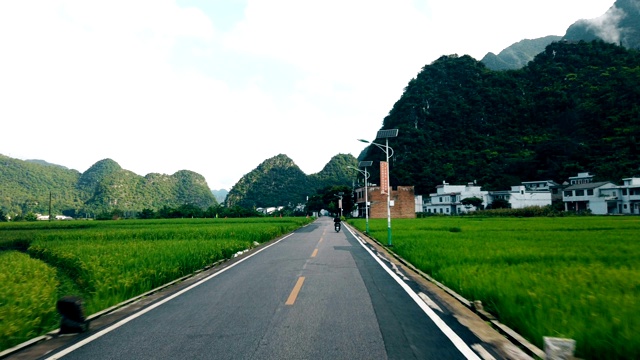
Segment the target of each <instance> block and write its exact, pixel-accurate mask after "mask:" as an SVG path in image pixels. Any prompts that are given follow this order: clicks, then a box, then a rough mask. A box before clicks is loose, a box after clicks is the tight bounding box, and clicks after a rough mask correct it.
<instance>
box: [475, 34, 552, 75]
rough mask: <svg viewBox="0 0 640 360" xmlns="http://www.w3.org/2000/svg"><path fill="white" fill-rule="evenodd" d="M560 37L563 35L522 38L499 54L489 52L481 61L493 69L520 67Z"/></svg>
mask: <svg viewBox="0 0 640 360" xmlns="http://www.w3.org/2000/svg"><path fill="white" fill-rule="evenodd" d="M560 39H562V37H561V36H555V35H549V36H545V37H542V38H538V39H531V40H530V39H525V40H521V41H518V42H517V43H515V44H512V45H511V46H509V47H508V48H506V49H504V50H502V51H501V52H500V53H499V54H498V55H496V54H494V53H492V52H490V53H488V54H487V55H485V56H484V58H482V60H481V62H482V63H483V64H484V65H485V66H486V67H488V68H489V69H491V70H514V69H520V68H522V67H524V66H525V65H527V64H528V63H529V61H531V60H533V58H534V57H535V56H536V55H538V54H539V53H541V52H542V51H543V50H544V48H545V47H547V45H549V44H551V43H552V42H554V41H559V40H560Z"/></svg>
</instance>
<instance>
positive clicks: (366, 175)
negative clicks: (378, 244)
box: [347, 161, 373, 234]
mask: <svg viewBox="0 0 640 360" xmlns="http://www.w3.org/2000/svg"><path fill="white" fill-rule="evenodd" d="M371 164H373V161H360V163H359V164H358V167H363V168H364V171H363V170H360V169H358V168H356V167H353V166H347V168H349V169H353V170H355V171H357V172H359V173H360V174H362V175H364V214H365V215H364V216H365V219H366V220H365V221H366V224H367V225H366V226H367V227H366V230H365V233H367V234H368V233H369V197H368V196H369V190H368V188H367V185H368V183H369V172H368V171H367V166H371Z"/></svg>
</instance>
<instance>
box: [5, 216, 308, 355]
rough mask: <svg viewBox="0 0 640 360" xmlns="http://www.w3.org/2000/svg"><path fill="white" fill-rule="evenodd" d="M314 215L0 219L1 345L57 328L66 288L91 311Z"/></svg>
mask: <svg viewBox="0 0 640 360" xmlns="http://www.w3.org/2000/svg"><path fill="white" fill-rule="evenodd" d="M311 220H312V219H306V218H257V219H172V220H136V221H134V220H132V221H108V222H100V221H77V222H76V221H73V222H51V223H49V222H44V223H39V222H38V223H9V224H6V223H4V224H3V223H0V284H2V290H3V291H1V292H0V339H2V340H1V342H0V350H2V349H6V348H9V347H11V346H14V345H16V344H19V343H21V342H24V341H26V340H28V339H30V338H33V337H35V336H37V335H41V334H43V333H46V332H47V331H49V330H51V329H54V328H56V327H57V326H58V322H59V317H58V315H57V313H56V311H55V304H56V301H57V300H58V299H59V298H60V297H62V296H64V295H77V296H80V297H82V298H83V299H84V302H85V303H84V308H85V315H87V316H88V315H90V314H93V313H96V312H98V311H100V310H102V309H105V308H108V307H110V306H112V305H115V304H118V303H120V302H122V301H124V300H127V299H129V298H132V297H134V296H137V295H139V294H142V293H144V292H147V291H149V290H152V289H154V288H156V287H158V286H161V285H163V284H166V283H168V282H170V281H172V280H175V279H177V278H180V277H182V276H184V275H187V274H191V273H193V272H194V271H196V270H199V269H202V268H204V267H206V266H208V265H210V264H212V263H214V262H216V261H218V260H222V259H228V258H231V257H232V256H233V254H235V253H236V252H238V251H242V250H245V249H249V248H252V247H254V246H255V244H256V243H258V244H260V243H263V242H266V241H269V240H272V239H274V238H276V237H278V236H281V235H283V234H286V233H288V232H290V231H293V230H295V229H297V228H299V227H301V226H303V225H305V224H307V223H308V222H310V221H311Z"/></svg>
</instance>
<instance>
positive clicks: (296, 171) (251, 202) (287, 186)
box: [226, 154, 358, 208]
mask: <svg viewBox="0 0 640 360" xmlns="http://www.w3.org/2000/svg"><path fill="white" fill-rule="evenodd" d="M357 165H358V161H357V160H356V158H355V157H353V156H352V155H349V154H338V155H336V156H334V157H333V158H331V160H330V161H329V163H327V165H325V167H324V168H323V169H322V170H321V171H320V172H319V173H317V174H312V175H306V174H305V173H304V172H302V170H300V168H299V167H298V166H297V165H296V164H295V163H294V162H293V160H291V159H290V158H289V157H288V156H286V155H284V154H280V155H277V156H274V157H272V158H269V159H267V160H265V161H264V162H262V163H261V164H260V165H258V167H257V168H255V169H254V170H253V171H251V172H250V173H248V174H246V175H244V176H243V177H242V178H241V179H240V181H238V182H237V183H236V184H235V185H234V186H233V188H231V191H229V194H228V195H227V200H226V205H227V206H228V207H232V206H241V207H244V208H257V207H270V206H296V205H298V204H304V203H306V199H307V197H308V196H312V195H315V194H316V192H317V191H318V190H320V189H322V188H325V187H330V186H339V185H348V186H351V185H352V181H353V180H354V178H355V174H354V173H353V171H352V170H349V169H348V168H347V167H348V166H354V167H355V166H357Z"/></svg>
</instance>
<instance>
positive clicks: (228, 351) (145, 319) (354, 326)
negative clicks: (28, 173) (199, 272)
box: [45, 218, 497, 359]
mask: <svg viewBox="0 0 640 360" xmlns="http://www.w3.org/2000/svg"><path fill="white" fill-rule="evenodd" d="M416 287H417V285H416V284H415V283H412V282H411V281H409V280H408V279H405V280H402V274H400V277H398V275H396V274H395V269H394V267H393V266H392V265H391V263H389V262H385V261H384V260H381V259H380V257H379V256H378V255H377V254H375V253H374V252H372V251H371V249H370V248H369V247H368V246H365V245H363V244H361V242H360V241H359V240H358V239H357V238H356V237H354V235H353V234H351V233H350V232H349V231H348V229H345V227H343V231H341V232H340V233H336V232H335V231H334V230H333V224H332V222H331V219H330V218H321V219H319V220H317V221H316V222H314V223H313V224H311V225H309V226H306V227H304V228H302V229H300V230H298V231H296V232H294V233H293V234H291V235H289V236H287V237H285V238H283V239H281V240H279V241H277V242H274V243H272V244H270V245H269V246H265V247H263V248H260V249H259V250H258V251H255V252H252V253H250V254H248V255H245V256H244V257H243V258H241V259H239V260H236V261H235V262H234V263H233V264H231V265H229V266H226V267H224V268H223V269H221V270H220V271H218V272H215V273H213V274H212V275H210V276H208V277H206V278H204V279H202V280H200V281H199V282H197V283H194V284H193V285H191V286H190V287H187V288H185V289H183V290H181V291H179V292H177V293H174V294H172V295H170V296H168V297H165V298H163V299H161V300H159V301H157V302H155V303H153V304H150V305H149V306H147V307H145V308H144V309H142V311H139V312H136V313H134V314H132V315H130V316H128V317H126V318H123V319H122V320H120V321H119V322H116V323H114V324H112V325H111V326H106V327H104V328H102V329H93V331H92V333H90V334H86V335H85V336H81V337H78V339H77V340H74V341H75V342H72V343H71V344H69V345H67V346H66V347H64V348H62V349H58V350H56V351H54V352H51V353H49V354H48V355H47V356H46V357H45V358H50V359H57V358H61V357H63V358H64V359H475V358H478V354H479V353H480V354H481V355H483V354H484V356H483V357H484V358H491V354H492V351H491V347H490V346H486V345H485V346H484V347H483V348H479V347H478V346H482V345H481V344H482V341H480V340H479V339H478V338H477V337H476V336H475V335H474V334H473V333H472V332H471V331H469V329H467V328H466V327H464V326H462V325H460V323H458V321H457V320H456V318H455V317H454V316H453V315H451V314H447V312H446V311H442V310H441V309H438V306H437V304H432V307H429V306H427V305H426V303H425V301H424V300H423V299H421V298H420V297H418V295H417V294H416V292H417V291H419V289H416ZM432 308H435V309H436V310H435V311H434V310H433V309H432ZM438 310H440V311H438ZM479 344H480V345H479ZM478 349H480V351H478ZM493 355H494V356H495V353H493ZM496 357H497V356H496Z"/></svg>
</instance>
